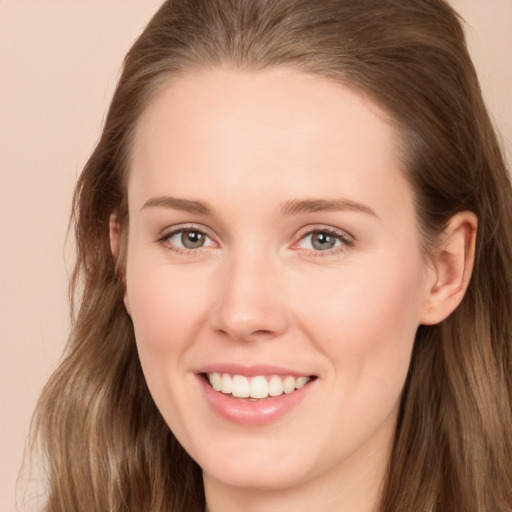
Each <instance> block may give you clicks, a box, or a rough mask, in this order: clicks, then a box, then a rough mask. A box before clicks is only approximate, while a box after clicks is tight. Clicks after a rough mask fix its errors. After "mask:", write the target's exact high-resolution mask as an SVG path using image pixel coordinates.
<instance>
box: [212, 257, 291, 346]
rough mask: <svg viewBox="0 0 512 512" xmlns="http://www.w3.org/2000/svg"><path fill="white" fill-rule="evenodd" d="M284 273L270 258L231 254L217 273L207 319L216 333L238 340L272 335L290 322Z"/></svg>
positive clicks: (283, 330) (284, 330) (264, 337)
mask: <svg viewBox="0 0 512 512" xmlns="http://www.w3.org/2000/svg"><path fill="white" fill-rule="evenodd" d="M289 319H290V312H289V310H288V307H287V300H286V291H285V287H284V279H283V273H282V271H280V269H279V265H277V264H276V262H275V261H272V258H270V257H265V256H264V255H262V254H259V255H257V254H254V253H253V254H252V255H246V256H245V257H244V256H241V255H240V257H238V258H231V259H230V260H229V261H226V262H225V266H224V268H223V271H222V272H221V273H220V278H219V286H218V293H217V294H216V303H215V304H214V305H213V308H212V309H211V314H210V321H211V325H212V327H213V329H214V330H215V331H216V332H217V333H221V334H222V335H224V336H228V337H229V338H231V339H233V340H237V341H255V340H259V339H262V340H263V339H273V338H277V337H278V336H280V335H282V334H284V333H285V332H286V330H287V329H288V326H289Z"/></svg>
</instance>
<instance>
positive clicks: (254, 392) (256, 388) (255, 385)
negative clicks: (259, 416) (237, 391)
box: [249, 376, 268, 398]
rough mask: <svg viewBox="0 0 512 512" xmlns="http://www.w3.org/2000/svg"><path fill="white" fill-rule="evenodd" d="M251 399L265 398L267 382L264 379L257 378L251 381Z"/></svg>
mask: <svg viewBox="0 0 512 512" xmlns="http://www.w3.org/2000/svg"><path fill="white" fill-rule="evenodd" d="M249 394H250V395H251V398H267V396H268V382H267V379H265V377H262V376H259V377H254V378H253V379H251V384H250V392H249Z"/></svg>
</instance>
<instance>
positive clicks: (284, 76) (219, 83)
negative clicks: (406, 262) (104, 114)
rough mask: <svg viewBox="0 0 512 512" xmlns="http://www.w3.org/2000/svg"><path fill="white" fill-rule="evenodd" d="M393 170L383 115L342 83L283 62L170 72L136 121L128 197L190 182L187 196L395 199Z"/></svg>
mask: <svg viewBox="0 0 512 512" xmlns="http://www.w3.org/2000/svg"><path fill="white" fill-rule="evenodd" d="M401 169H402V162H401V155H400V152H399V150H398V135H397V131H396V129H395V128H394V125H393V123H392V121H391V120H390V119H389V117H388V116H387V115H386V114H385V113H384V112H383V111H382V110H381V109H380V108H379V107H378V106H377V105H375V104H374V103H372V102H371V101H370V100H369V99H368V98H366V97H364V96H363V95H361V94H358V93H356V92H354V91H352V90H350V89H349V88H348V87H344V86H341V85H339V84H337V83H334V82H332V81H328V80H326V79H322V78H319V77H313V76H309V75H306V74H303V73H300V72H297V71H294V70H290V69H285V68H278V69H270V70H265V71H246V70H236V69H227V68H219V69H213V70H201V71H196V72H194V73H190V74H182V75H179V76H177V77H174V78H173V79H172V80H171V81H170V82H169V83H168V84H167V85H166V86H165V87H164V88H163V89H162V90H160V92H159V93H158V94H157V95H156V96H155V97H154V98H153V100H152V101H151V102H150V103H149V105H148V107H147V109H146V110H145V111H144V113H143V114H142V116H141V118H140V119H139V122H138V125H137V128H136V132H135V139H134V145H133V153H132V165H131V168H130V177H129V185H130V184H132V185H133V186H132V187H130V186H129V195H130V198H129V201H135V200H137V201H142V197H141V198H140V199H139V198H138V197H135V196H141V195H143V194H142V192H144V194H145V195H146V196H148V195H155V194H161V193H170V192H171V190H170V189H173V191H176V190H177V191H180V190H183V193H184V194H186V195H190V193H191V190H190V187H191V185H193V195H202V194H203V195H204V194H206V195H208V194H209V193H210V192H211V190H212V187H213V188H214V189H215V190H217V189H218V190H222V191H229V190H230V188H231V189H233V191H236V192H238V193H239V192H240V190H242V189H243V188H244V187H245V189H247V190H245V193H247V195H251V194H256V195H257V194H258V193H259V194H268V193H269V191H270V192H272V191H274V190H282V189H283V187H284V188H286V189H287V191H288V192H289V194H290V195H291V196H294V195H300V196H303V195H304V192H305V191H306V190H305V189H308V190H309V192H310V193H311V194H312V195H315V196H326V195H332V194H337V193H339V192H342V193H343V195H351V194H356V195H360V194H361V192H364V193H363V196H366V197H365V199H366V200H369V201H373V200H374V199H375V197H373V196H376V195H382V192H383V188H382V187H383V186H384V187H385V188H386V189H387V190H388V191H389V192H390V194H388V195H390V200H395V199H396V198H392V197H391V196H394V195H395V194H394V193H391V192H393V187H392V186H391V185H392V183H393V182H396V184H398V185H399V188H401V191H400V193H403V191H404V185H405V181H404V180H403V176H402V172H401ZM333 186H334V187H336V188H339V189H340V190H333ZM135 192H137V193H135ZM395 192H397V191H395ZM146 199H147V198H146ZM360 199H361V198H360Z"/></svg>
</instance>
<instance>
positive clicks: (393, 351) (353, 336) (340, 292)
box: [298, 257, 424, 382]
mask: <svg viewBox="0 0 512 512" xmlns="http://www.w3.org/2000/svg"><path fill="white" fill-rule="evenodd" d="M388 261H389V264H386V261H385V260H384V259H381V260H380V264H378V263H377V262H373V263H372V264H369V265H365V266H364V268H362V269H360V270H357V271H353V272H351V271H349V270H347V271H343V272H340V273H339V275H335V273H333V274H332V275H331V276H330V279H329V281H327V280H326V281H325V282H322V281H316V282H309V283H306V284H305V287H304V289H303V290H301V292H300V294H298V295H300V296H302V297H305V302H304V303H303V306H302V310H303V312H304V315H303V318H306V317H307V318H308V319H309V322H308V325H306V322H304V329H307V330H308V332H309V334H310V337H311V338H312V339H316V340H317V344H318V348H319V350H322V351H323V352H324V353H325V354H326V355H327V357H328V358H329V360H330V361H331V362H332V363H333V365H335V366H338V367H340V368H342V369H343V373H344V375H347V374H350V375H351V376H352V377H353V381H354V382H355V381H356V380H359V379H364V377H366V376H367V375H370V374H371V375H372V378H371V379H372V380H373V382H375V381H376V380H382V381H387V380H388V379H389V378H393V372H394V373H395V374H396V373H397V372H398V373H399V376H400V377H399V378H401V377H404V378H405V375H406V373H407V369H408V365H409V359H410V354H411V351H412V346H413V343H414V338H415V333H416V330H417V328H418V325H419V317H420V310H421V303H422V297H423V290H424V277H423V264H422V262H421V259H420V257H418V258H416V259H415V258H414V257H413V258H412V261H409V262H407V263H404V264H402V262H401V261H400V260H399V259H394V258H391V259H389V260H388ZM306 312H308V313H306Z"/></svg>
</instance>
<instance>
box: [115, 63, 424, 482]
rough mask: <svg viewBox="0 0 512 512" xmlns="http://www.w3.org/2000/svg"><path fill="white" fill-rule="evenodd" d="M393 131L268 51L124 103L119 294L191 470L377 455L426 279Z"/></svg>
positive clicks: (304, 470)
mask: <svg viewBox="0 0 512 512" xmlns="http://www.w3.org/2000/svg"><path fill="white" fill-rule="evenodd" d="M397 146H398V143H397V135H396V133H395V130H394V128H393V125H392V124H391V123H390V121H389V120H388V119H387V118H386V115H385V114H384V113H383V112H382V111H380V110H379V108H378V107H377V106H376V105H374V104H372V103H370V102H369V101H368V100H367V99H365V98H363V97H362V96H360V95H358V94H356V93H354V92H352V91H350V90H349V89H347V88H343V87H342V86H340V85H337V84H333V83H330V82H327V81H324V80H322V79H320V78H314V77H309V76H306V75H302V74H300V73H298V72H296V71H292V70H286V69H275V70H268V71H259V72H249V71H239V70H230V69H218V70H208V71H203V72H197V73H195V74H190V75H183V76H180V77H178V78H175V79H174V80H173V81H172V82H171V83H169V85H168V86H167V87H166V88H165V89H164V90H162V91H161V92H160V93H159V94H158V95H157V96H156V97H155V98H154V99H153V101H152V102H151V103H150V105H149V107H148V108H147V110H146V111H145V113H144V114H143V115H142V117H141V119H140V121H139V124H138V126H137V131H136V135H135V141H134V146H133V159H132V163H131V168H130V172H129V179H128V202H129V216H130V225H129V241H128V252H127V266H126V285H127V290H126V296H125V303H126V306H127V309H128V311H129V313H130V315H131V317H132V319H133V323H134V328H135V335H136V340H137V345H138V350H139V355H140V360H141V363H142V367H143V370H144V373H145V376H146V379H147V382H148V385H149V388H150V391H151V393H152V395H153V397H154V400H155V402H156V404H157V406H158V408H159V409H160V411H161V413H162V415H163V417H164V418H165V420H166V421H167V423H168V425H169V427H170V428H171V429H172V431H173V432H174V434H175V435H176V437H177V438H178V440H179V441H180V442H181V443H182V445H183V446H184V448H185V449H186V450H187V451H188V452H189V453H190V455H191V456H192V457H193V458H194V459H195V460H196V461H197V462H198V463H199V464H200V466H201V467H202V468H203V470H204V474H205V481H207V482H208V481H211V482H220V483H223V484H225V485H231V486H239V487H244V488H260V489H262V488H263V489H283V488H290V487H294V486H300V485H307V484H310V483H311V482H314V481H316V480H318V479H319V478H320V477H322V478H324V479H328V478H329V477H330V476H335V477H336V478H343V477H344V476H345V477H347V475H354V474H362V473H370V474H371V473H372V472H373V473H375V475H377V474H381V472H382V471H383V468H384V465H385V462H386V454H387V450H388V449H389V445H390V442H391V438H392V436H393V432H394V427H395V422H396V417H397V410H398V405H399V401H400V395H401V391H402V388H403V385H404V381H405V378H406V374H407V371H408V366H409V361H410V356H411V350H412V347H413V341H414V337H415V333H416V330H417V327H418V325H419V324H420V323H421V322H422V315H423V313H424V310H425V307H426V306H425V297H426V295H427V293H428V290H429V288H430V287H431V285H432V283H431V278H432V276H431V274H430V270H429V267H428V266H427V265H426V263H425V258H424V257H423V255H422V253H421V250H420V248H419V247H420V244H419V239H418V238H419V236H418V228H417V222H416V218H415V212H414V201H413V195H412V192H411V189H410V187H409V185H408V183H407V182H406V180H405V179H404V177H403V168H402V163H401V159H400V154H399V151H398V149H397ZM379 472H380V473H379Z"/></svg>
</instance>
